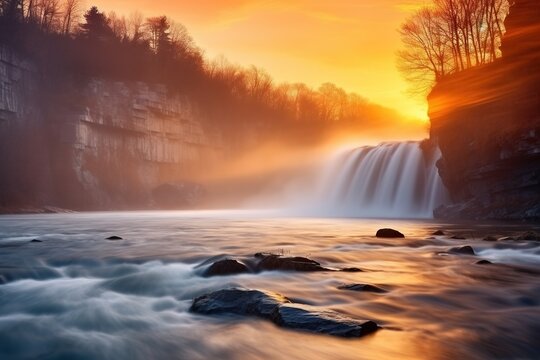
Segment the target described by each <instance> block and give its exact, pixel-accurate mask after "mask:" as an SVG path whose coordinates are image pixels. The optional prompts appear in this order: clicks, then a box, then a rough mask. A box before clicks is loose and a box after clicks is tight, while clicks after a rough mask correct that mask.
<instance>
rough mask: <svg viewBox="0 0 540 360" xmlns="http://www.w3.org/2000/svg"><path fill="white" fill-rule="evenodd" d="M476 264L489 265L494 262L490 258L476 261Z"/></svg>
mask: <svg viewBox="0 0 540 360" xmlns="http://www.w3.org/2000/svg"><path fill="white" fill-rule="evenodd" d="M475 264H477V265H489V264H493V263H492V262H491V261H489V260H478V261H477V262H475Z"/></svg>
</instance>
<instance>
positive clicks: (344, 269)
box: [339, 267, 363, 272]
mask: <svg viewBox="0 0 540 360" xmlns="http://www.w3.org/2000/svg"><path fill="white" fill-rule="evenodd" d="M339 271H343V272H362V271H363V270H362V269H359V268H357V267H348V268H343V269H340V270H339Z"/></svg>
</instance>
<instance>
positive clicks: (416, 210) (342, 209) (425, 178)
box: [318, 141, 447, 218]
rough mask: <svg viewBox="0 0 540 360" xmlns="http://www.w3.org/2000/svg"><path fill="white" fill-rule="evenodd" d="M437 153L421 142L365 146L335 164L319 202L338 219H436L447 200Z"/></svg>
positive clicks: (328, 171)
mask: <svg viewBox="0 0 540 360" xmlns="http://www.w3.org/2000/svg"><path fill="white" fill-rule="evenodd" d="M439 157H440V152H439V150H438V149H437V148H433V149H422V148H421V147H420V143H419V142H412V141H411V142H399V143H383V144H380V145H378V146H375V147H361V148H357V149H354V150H352V151H349V152H347V153H346V154H341V155H340V156H339V157H338V158H337V159H334V160H333V161H331V163H330V164H329V166H327V167H326V169H325V170H324V174H323V177H322V178H323V181H322V183H321V185H320V186H319V194H320V196H319V197H318V198H319V199H320V200H321V204H320V205H321V208H324V210H325V211H324V212H328V213H330V214H333V215H335V216H355V217H383V218H431V217H433V210H434V209H435V208H436V207H437V206H439V205H441V204H443V203H444V202H445V201H446V200H447V193H446V189H445V188H444V185H443V184H442V181H441V179H440V177H439V174H438V171H437V168H436V166H435V163H436V161H437V160H438V159H439Z"/></svg>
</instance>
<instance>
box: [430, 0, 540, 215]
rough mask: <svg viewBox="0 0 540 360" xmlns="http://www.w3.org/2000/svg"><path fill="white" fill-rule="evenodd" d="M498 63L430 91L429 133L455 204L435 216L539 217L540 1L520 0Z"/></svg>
mask: <svg viewBox="0 0 540 360" xmlns="http://www.w3.org/2000/svg"><path fill="white" fill-rule="evenodd" d="M505 25H506V28H507V33H506V36H505V38H504V39H503V43H502V46H501V51H502V54H503V56H502V58H500V59H498V60H497V61H496V62H494V63H492V64H489V65H486V66H482V67H477V68H473V69H470V70H466V71H463V72H461V73H457V74H454V75H452V76H450V77H448V78H446V79H444V80H443V81H441V82H439V83H438V84H437V85H436V86H435V88H434V89H433V91H432V92H431V94H430V95H429V98H428V100H429V115H430V119H431V138H432V139H434V140H436V141H437V142H438V144H439V147H440V149H441V153H442V157H441V159H440V161H439V162H438V168H439V173H440V175H441V177H442V179H443V182H444V184H445V185H446V186H447V188H448V189H449V191H450V194H451V196H452V200H453V204H451V205H448V206H443V207H441V208H439V209H437V210H436V211H435V215H436V217H441V218H464V219H525V220H537V219H540V3H539V2H538V1H536V0H520V1H516V2H515V3H514V5H513V6H512V8H511V11H510V14H509V16H508V18H507V19H506V21H505Z"/></svg>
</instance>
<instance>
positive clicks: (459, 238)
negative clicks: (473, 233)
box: [450, 235, 465, 240]
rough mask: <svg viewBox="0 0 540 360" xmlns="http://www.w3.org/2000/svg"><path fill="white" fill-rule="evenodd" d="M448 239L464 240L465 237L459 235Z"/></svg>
mask: <svg viewBox="0 0 540 360" xmlns="http://www.w3.org/2000/svg"><path fill="white" fill-rule="evenodd" d="M450 239H454V240H465V236H461V235H453V236H451V237H450Z"/></svg>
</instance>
